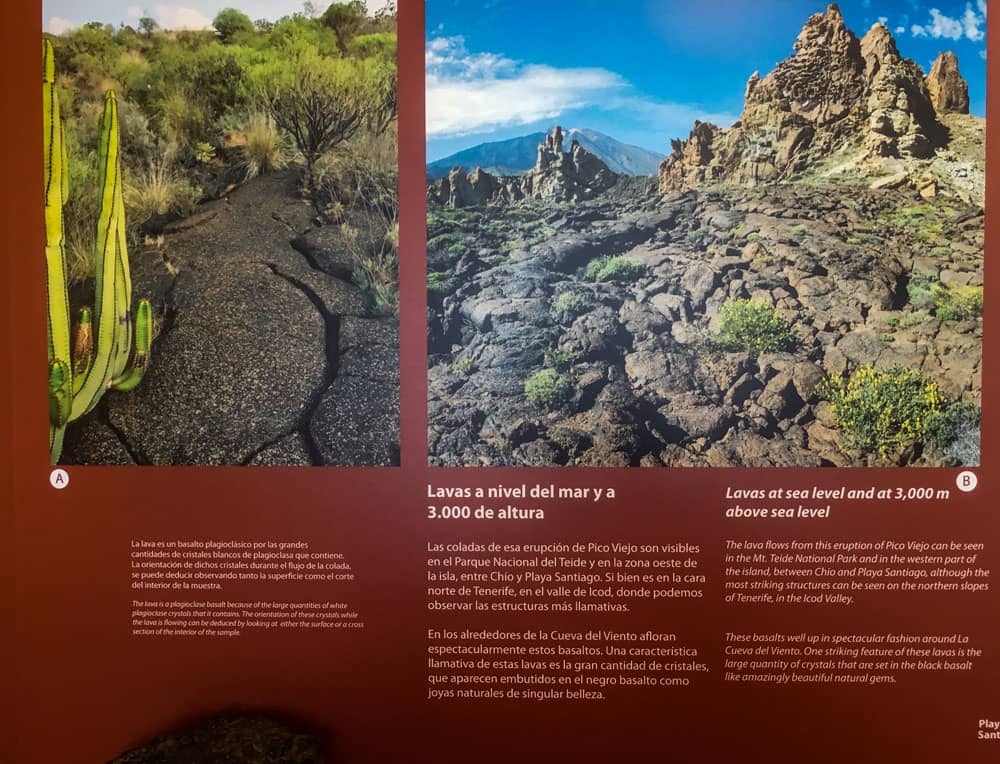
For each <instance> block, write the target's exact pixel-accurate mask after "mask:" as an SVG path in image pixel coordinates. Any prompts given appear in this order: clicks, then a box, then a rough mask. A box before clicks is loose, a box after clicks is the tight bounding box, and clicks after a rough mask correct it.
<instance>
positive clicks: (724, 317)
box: [711, 300, 798, 356]
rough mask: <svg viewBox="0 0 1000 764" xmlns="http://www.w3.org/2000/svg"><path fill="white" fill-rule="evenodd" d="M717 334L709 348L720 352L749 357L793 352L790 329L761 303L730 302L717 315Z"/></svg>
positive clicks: (796, 343)
mask: <svg viewBox="0 0 1000 764" xmlns="http://www.w3.org/2000/svg"><path fill="white" fill-rule="evenodd" d="M720 318H721V323H720V324H719V331H718V332H717V333H716V334H715V336H714V337H713V338H712V342H711V344H712V345H714V346H715V347H717V348H719V349H720V350H732V351H745V352H747V353H750V354H751V355H752V356H757V355H760V354H761V353H774V352H779V351H786V350H794V349H795V347H796V346H797V345H798V340H797V338H796V337H795V334H794V333H793V332H792V326H791V324H789V323H788V322H787V321H786V320H785V319H783V318H782V317H781V316H779V315H778V314H777V313H776V312H775V310H774V308H773V307H771V306H770V305H768V304H767V303H766V302H762V301H760V300H730V301H729V302H727V303H726V304H725V305H723V306H722V310H721V311H720Z"/></svg>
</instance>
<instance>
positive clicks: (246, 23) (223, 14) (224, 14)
mask: <svg viewBox="0 0 1000 764" xmlns="http://www.w3.org/2000/svg"><path fill="white" fill-rule="evenodd" d="M212 26H213V27H215V31H216V32H218V33H219V37H220V38H221V39H222V42H224V43H226V42H231V41H232V40H233V39H234V38H235V37H236V36H237V35H240V34H244V35H249V34H253V33H254V31H255V30H254V25H253V22H252V21H250V17H249V16H247V15H246V14H245V13H243V12H242V11H238V10H236V9H235V8H223V9H222V10H221V11H219V13H218V14H217V15H216V17H215V20H214V21H213V22H212Z"/></svg>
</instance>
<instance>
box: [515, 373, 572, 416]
mask: <svg viewBox="0 0 1000 764" xmlns="http://www.w3.org/2000/svg"><path fill="white" fill-rule="evenodd" d="M524 395H525V397H527V399H528V402H529V403H531V404H532V405H534V406H539V407H541V408H545V409H556V408H559V407H560V406H562V405H564V404H565V403H567V402H568V401H569V400H570V398H572V396H573V384H572V383H571V382H570V381H569V379H567V378H566V377H565V376H563V375H562V374H560V373H559V371H557V370H556V369H542V370H541V371H536V372H535V373H534V374H532V375H531V376H530V377H528V381H527V382H525V383H524Z"/></svg>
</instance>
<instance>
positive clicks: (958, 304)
mask: <svg viewBox="0 0 1000 764" xmlns="http://www.w3.org/2000/svg"><path fill="white" fill-rule="evenodd" d="M982 313H983V288H982V287H974V286H960V287H951V288H941V289H939V290H938V293H937V297H936V299H935V301H934V315H936V316H937V317H938V318H940V319H943V320H945V321H950V320H954V321H967V320H970V319H973V318H977V317H978V316H981V315H982Z"/></svg>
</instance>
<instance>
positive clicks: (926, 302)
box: [906, 273, 983, 321]
mask: <svg viewBox="0 0 1000 764" xmlns="http://www.w3.org/2000/svg"><path fill="white" fill-rule="evenodd" d="M906 291H907V295H908V297H909V300H910V304H911V305H913V306H915V307H918V308H925V309H928V310H931V311H933V313H934V316H935V317H936V318H940V319H942V320H944V321H965V320H969V319H973V318H977V317H978V316H980V315H982V312H983V288H982V287H974V286H958V287H949V286H945V285H943V284H942V283H941V282H940V281H939V280H938V277H937V276H935V275H934V274H931V273H915V274H913V276H911V277H910V282H909V284H907V286H906Z"/></svg>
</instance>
